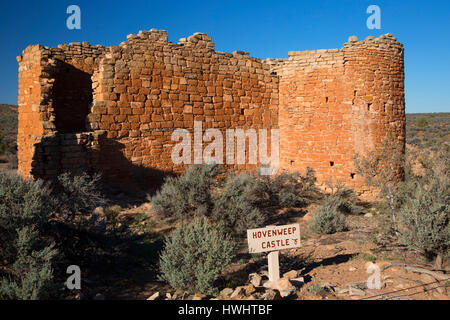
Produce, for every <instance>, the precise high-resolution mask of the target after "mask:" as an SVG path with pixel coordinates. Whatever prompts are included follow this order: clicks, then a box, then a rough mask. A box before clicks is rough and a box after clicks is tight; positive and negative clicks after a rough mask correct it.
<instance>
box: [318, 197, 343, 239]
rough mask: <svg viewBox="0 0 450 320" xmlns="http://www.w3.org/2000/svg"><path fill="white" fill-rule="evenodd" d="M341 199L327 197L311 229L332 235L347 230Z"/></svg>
mask: <svg viewBox="0 0 450 320" xmlns="http://www.w3.org/2000/svg"><path fill="white" fill-rule="evenodd" d="M340 205H341V200H340V199H339V197H333V196H327V197H326V198H325V200H324V203H323V204H322V205H321V206H320V207H319V209H318V210H317V212H316V214H315V215H314V218H313V219H312V220H311V223H310V229H311V231H313V232H316V233H320V234H332V233H336V232H341V231H345V230H347V223H346V220H345V216H344V213H343V212H342V211H341V209H340Z"/></svg>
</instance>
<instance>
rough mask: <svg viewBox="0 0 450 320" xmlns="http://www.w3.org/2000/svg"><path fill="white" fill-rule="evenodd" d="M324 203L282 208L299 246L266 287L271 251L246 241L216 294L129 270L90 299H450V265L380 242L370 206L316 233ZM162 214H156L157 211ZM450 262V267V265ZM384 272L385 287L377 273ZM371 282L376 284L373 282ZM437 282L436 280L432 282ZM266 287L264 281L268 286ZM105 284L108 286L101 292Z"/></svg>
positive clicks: (161, 226)
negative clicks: (339, 226) (344, 226)
mask: <svg viewBox="0 0 450 320" xmlns="http://www.w3.org/2000/svg"><path fill="white" fill-rule="evenodd" d="M317 207H318V204H312V205H310V206H309V207H307V208H306V210H305V209H302V210H298V211H295V210H294V211H293V210H287V209H285V210H280V212H278V216H279V221H280V224H284V223H300V226H301V238H302V243H301V247H300V248H298V249H293V250H285V251H282V252H281V253H280V273H281V277H282V278H281V279H280V281H279V282H278V283H277V284H276V285H274V286H272V288H266V286H267V281H268V277H267V258H266V254H253V255H249V254H248V253H246V241H245V239H243V241H242V246H241V250H240V253H239V255H238V258H237V259H236V261H234V263H233V264H232V265H230V266H229V267H227V269H226V271H225V272H224V273H223V274H222V275H221V277H220V278H219V280H218V287H219V289H220V294H219V295H218V296H204V295H200V294H195V295H192V294H191V295H189V294H186V293H183V292H179V291H175V290H173V289H172V288H171V287H170V286H169V285H168V284H166V283H163V282H159V281H157V280H156V277H155V270H152V271H151V270H143V269H142V268H141V269H139V268H137V269H136V270H133V271H131V270H129V272H128V274H132V275H130V276H129V277H123V276H122V277H121V278H120V279H115V280H112V279H110V280H109V281H108V283H112V282H113V283H115V285H114V286H113V287H111V286H107V285H106V284H105V287H104V289H102V286H101V285H100V286H97V287H96V288H97V289H96V291H95V292H97V293H95V292H93V293H92V294H91V298H92V297H94V298H100V299H147V300H156V299H166V300H172V299H185V300H204V299H207V300H210V299H213V300H264V299H265V300H273V299H289V300H324V299H325V300H327V299H333V300H347V299H350V300H360V299H369V300H376V299H385V300H416V299H421V300H422V299H425V300H436V299H440V300H448V299H449V295H448V294H449V293H450V290H448V285H449V281H450V275H449V274H448V272H449V270H446V271H442V270H438V271H436V270H433V265H432V264H431V263H429V262H427V261H425V260H422V259H421V258H420V257H419V256H418V255H417V254H415V253H413V252H411V251H408V250H406V248H404V247H402V246H401V245H399V244H396V243H388V242H383V241H381V242H380V239H379V237H380V236H382V235H381V234H379V231H378V230H377V225H378V221H379V213H378V212H377V210H376V209H375V208H371V207H370V206H368V207H367V210H365V211H366V213H364V214H361V215H351V216H348V222H349V225H350V226H351V227H350V230H349V231H346V232H340V233H336V234H332V235H322V236H321V235H317V234H313V233H311V232H310V231H309V229H308V221H309V220H311V218H312V217H313V216H314V214H315V211H316V210H317ZM149 209H150V205H149V204H148V203H144V204H142V205H140V206H136V207H134V208H131V209H128V210H125V211H124V212H122V213H121V217H122V219H131V217H133V216H134V215H136V214H138V213H140V212H149V211H151V210H149ZM152 218H154V219H155V220H154V221H158V220H156V217H152ZM173 227H174V226H173V225H171V224H170V223H168V222H167V221H160V222H159V223H156V224H155V225H154V226H153V231H152V232H154V233H155V234H160V235H168V234H170V232H171V230H172V229H173ZM447 267H448V266H447ZM377 270H378V271H379V275H380V277H379V279H380V286H379V287H378V288H377V283H376V282H374V281H372V282H369V283H368V280H369V277H371V276H372V278H371V279H376V278H374V277H373V276H376V274H375V273H376V272H377ZM370 283H373V284H374V285H373V286H371V285H370ZM430 283H432V284H430ZM265 285H266V286H265ZM102 290H106V291H102Z"/></svg>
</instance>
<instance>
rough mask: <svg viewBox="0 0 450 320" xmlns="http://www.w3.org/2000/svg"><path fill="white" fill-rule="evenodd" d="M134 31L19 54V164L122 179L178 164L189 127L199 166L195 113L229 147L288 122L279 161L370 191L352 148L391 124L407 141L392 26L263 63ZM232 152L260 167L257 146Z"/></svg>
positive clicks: (36, 170)
mask: <svg viewBox="0 0 450 320" xmlns="http://www.w3.org/2000/svg"><path fill="white" fill-rule="evenodd" d="M127 38H128V40H127V41H126V42H123V43H121V44H120V45H119V46H113V47H103V46H91V45H89V44H88V43H82V44H70V45H63V46H58V47H57V48H48V47H42V46H30V47H28V48H27V49H25V50H24V52H23V54H22V55H21V56H20V57H18V61H19V134H18V148H19V172H21V173H22V174H23V175H31V176H34V177H42V178H51V177H54V176H55V175H57V174H59V173H61V172H64V171H76V170H80V169H85V170H88V171H101V172H102V174H103V176H104V178H105V179H107V180H110V181H115V182H127V180H129V179H130V176H132V175H135V174H136V172H137V174H138V175H145V178H147V179H153V178H156V177H158V176H161V175H164V174H167V173H173V172H175V173H179V172H182V171H183V170H184V167H185V165H183V164H174V163H173V161H172V159H171V152H172V149H173V146H174V145H175V144H176V143H177V142H176V141H172V139H171V137H172V133H173V131H174V130H175V129H185V130H186V132H189V133H190V135H191V142H192V154H191V159H192V163H193V162H194V161H193V160H194V155H195V154H196V152H198V150H195V149H194V146H193V140H194V134H193V128H194V121H196V122H195V123H197V124H199V123H201V126H202V130H203V132H204V131H205V130H206V129H208V128H215V129H218V130H219V131H220V132H221V133H222V136H223V139H224V141H223V144H225V139H226V136H227V130H228V129H243V130H249V129H254V130H255V132H256V133H258V130H259V129H267V130H269V129H279V132H280V169H287V170H290V171H294V170H298V171H301V172H304V170H305V169H306V167H307V166H310V167H313V168H315V169H316V172H317V174H318V178H319V181H320V182H321V183H324V182H325V181H326V180H328V179H329V178H330V177H332V180H333V182H336V181H337V180H341V181H343V182H345V183H346V184H349V185H351V186H354V187H356V189H357V190H359V191H360V192H366V191H369V189H368V188H367V187H365V186H364V181H362V180H361V178H360V177H358V176H357V175H355V173H354V169H353V161H352V157H353V155H354V153H355V152H360V153H365V152H367V151H368V150H372V149H373V148H376V146H377V145H378V144H379V143H380V142H381V140H382V139H383V138H384V137H385V136H386V135H387V134H388V133H393V134H394V136H395V137H396V139H398V141H400V142H402V143H404V138H405V112H404V111H405V103H404V71H403V70H404V65H403V47H402V45H401V44H400V43H399V42H397V40H396V39H395V38H393V36H392V35H391V34H388V35H385V36H381V37H379V38H377V39H373V38H371V37H369V38H367V39H366V40H364V41H357V39H356V37H351V38H350V39H349V42H347V43H345V44H344V46H343V48H341V49H331V50H317V51H304V52H289V58H288V59H267V60H265V61H263V60H261V59H258V58H253V57H250V56H249V54H248V53H247V52H241V51H236V52H234V53H233V54H230V53H222V52H217V51H215V50H214V43H213V42H212V39H211V38H210V37H209V36H208V35H207V34H205V33H196V34H194V35H192V36H190V37H188V38H183V39H180V42H179V43H178V44H174V43H171V42H169V41H168V35H167V32H166V31H158V30H153V29H152V30H151V31H140V32H139V33H138V34H137V35H129V36H128V37H127ZM247 132H248V131H247ZM267 133H268V138H269V140H268V145H269V150H268V151H269V155H270V152H271V150H270V130H269V131H267ZM200 139H201V137H200ZM260 142H261V141H259V137H258V143H260ZM208 144H209V142H204V143H203V151H205V148H207V146H208ZM246 150H247V151H248V146H246ZM223 151H224V156H223V161H222V162H223V163H224V165H225V166H226V167H227V169H229V170H238V171H241V170H249V169H253V168H255V167H256V166H257V165H259V164H260V160H261V159H258V164H253V163H249V155H248V152H247V154H246V161H245V164H241V163H238V162H237V161H236V160H237V158H236V155H235V158H234V163H232V164H230V162H229V159H228V164H225V162H226V160H227V159H226V156H225V149H224V150H223Z"/></svg>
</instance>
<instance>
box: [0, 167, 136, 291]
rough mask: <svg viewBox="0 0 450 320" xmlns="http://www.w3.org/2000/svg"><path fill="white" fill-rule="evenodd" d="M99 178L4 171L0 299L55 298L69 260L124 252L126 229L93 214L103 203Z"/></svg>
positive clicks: (0, 178)
mask: <svg viewBox="0 0 450 320" xmlns="http://www.w3.org/2000/svg"><path fill="white" fill-rule="evenodd" d="M98 182H99V176H93V177H90V176H88V175H87V174H81V175H75V176H74V175H70V174H63V175H61V176H59V177H58V179H57V181H55V182H54V183H53V184H52V185H49V184H45V183H44V182H42V181H41V180H36V181H34V180H31V179H22V178H21V177H19V176H18V175H16V174H5V173H0V243H1V244H2V245H1V246H0V282H1V284H0V299H3V298H4V299H45V298H55V297H57V292H55V291H54V290H53V288H54V283H55V282H56V280H55V279H59V278H61V277H65V276H66V274H65V268H66V267H67V265H68V263H70V264H77V265H83V266H88V265H90V264H94V263H95V264H96V265H98V264H104V263H105V262H108V261H110V260H112V259H114V258H115V257H117V256H119V255H122V251H123V248H124V246H125V245H126V244H127V242H126V241H124V240H126V239H127V237H128V234H127V232H126V231H124V230H122V229H119V228H115V227H114V226H112V225H111V223H109V222H108V221H107V219H106V217H104V216H101V215H100V214H96V213H93V208H95V207H97V206H99V205H101V204H103V203H104V200H103V196H102V195H101V192H100V191H99V185H98ZM58 282H60V281H58Z"/></svg>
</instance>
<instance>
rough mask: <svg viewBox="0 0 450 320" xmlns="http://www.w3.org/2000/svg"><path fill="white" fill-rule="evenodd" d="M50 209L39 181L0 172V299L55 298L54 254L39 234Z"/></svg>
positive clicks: (45, 190) (48, 193)
mask: <svg viewBox="0 0 450 320" xmlns="http://www.w3.org/2000/svg"><path fill="white" fill-rule="evenodd" d="M51 207H52V206H51V201H50V189H49V188H48V187H47V186H46V185H44V183H43V182H42V181H31V180H24V179H22V178H21V177H19V176H17V175H12V174H4V173H0V243H1V244H2V245H1V246H0V266H3V268H1V269H0V300H1V299H21V300H29V299H33V300H35V299H48V298H52V297H54V296H55V291H54V287H55V283H54V280H53V267H52V263H53V260H54V259H55V257H56V255H57V251H56V250H55V249H54V244H53V243H52V242H51V241H50V240H49V239H47V238H46V237H45V234H44V232H43V229H44V227H45V223H46V220H47V218H48V215H49V213H50V210H51Z"/></svg>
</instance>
